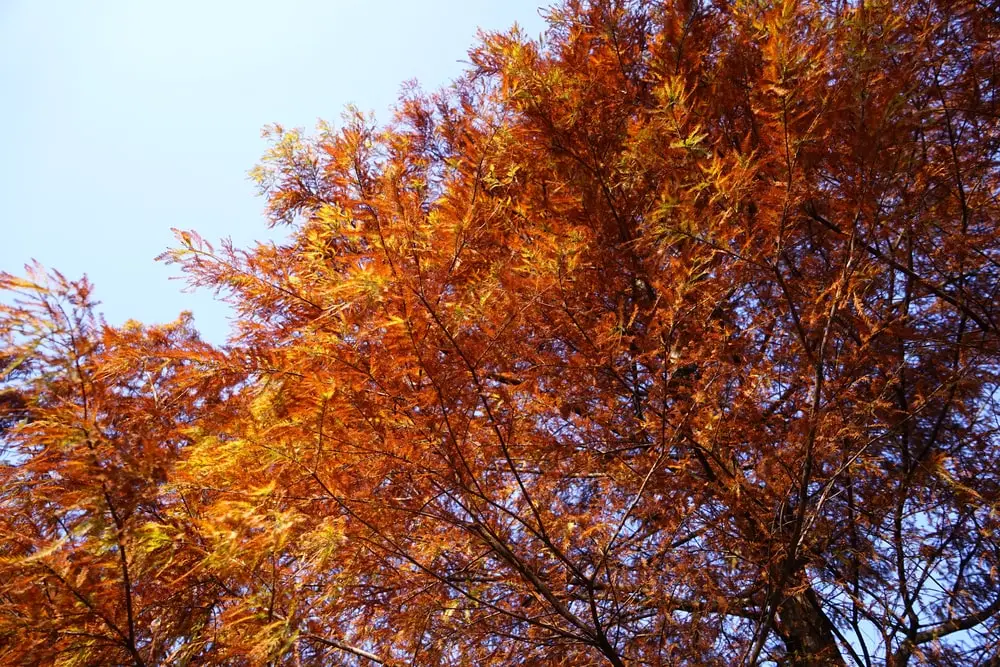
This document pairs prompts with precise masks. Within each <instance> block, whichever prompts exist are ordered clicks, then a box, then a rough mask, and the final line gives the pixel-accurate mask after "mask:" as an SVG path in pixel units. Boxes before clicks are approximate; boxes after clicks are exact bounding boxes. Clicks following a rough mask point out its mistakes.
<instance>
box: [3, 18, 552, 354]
mask: <svg viewBox="0 0 1000 667" xmlns="http://www.w3.org/2000/svg"><path fill="white" fill-rule="evenodd" d="M543 2H544V0H423V1H420V2H413V1H405V0H270V1H266V2H265V1H262V0H86V1H80V0H62V1H56V0H0V91H2V101H0V127H3V128H4V133H5V137H4V141H3V147H4V148H3V151H0V201H2V202H3V204H2V207H0V230H2V234H0V270H5V271H9V272H12V273H21V272H22V266H23V265H24V264H25V263H26V262H27V261H29V260H31V259H37V260H39V261H40V262H42V263H43V264H44V265H46V266H48V267H51V268H56V269H59V270H60V271H62V272H63V273H65V274H66V275H67V276H69V277H78V276H80V275H82V274H84V273H86V274H87V275H88V276H89V277H90V278H91V280H92V281H93V282H94V283H95V285H96V297H97V298H98V299H99V300H100V301H102V306H101V310H103V311H104V313H105V315H106V317H107V319H108V321H109V322H111V323H115V324H117V323H121V322H123V321H124V320H126V319H129V318H134V319H138V320H141V321H144V322H163V321H168V320H172V319H174V318H175V317H176V316H177V314H178V313H179V312H180V311H181V310H192V311H194V314H195V321H196V323H197V325H198V327H199V329H201V330H202V332H203V334H204V335H205V337H206V338H207V339H209V340H212V341H214V342H222V340H223V339H224V338H225V334H226V331H227V327H228V325H227V321H226V318H227V316H228V310H227V307H226V306H224V305H222V304H219V303H217V302H214V301H213V300H212V298H211V297H210V295H208V294H206V293H198V294H183V293H181V291H180V290H181V288H182V287H183V284H182V282H181V281H178V280H169V278H170V276H171V275H176V274H177V270H176V267H166V266H163V265H161V264H158V263H156V262H154V261H153V257H155V256H156V255H158V254H159V253H160V252H162V251H163V250H165V249H166V248H167V247H168V246H169V245H171V244H172V239H173V237H172V234H171V232H170V228H171V227H180V228H183V229H195V230H197V231H198V232H199V233H200V234H201V235H202V236H204V237H205V238H206V239H209V240H216V239H218V238H221V237H224V236H230V237H232V238H233V239H234V241H235V242H236V243H237V245H245V244H248V243H250V242H252V241H253V240H255V239H263V238H269V234H273V233H271V232H268V231H267V229H266V226H265V221H264V218H263V216H262V209H263V205H264V202H263V200H262V199H260V198H258V197H256V196H255V192H254V187H253V185H252V184H251V183H250V182H249V181H248V180H247V171H248V170H249V169H250V168H251V167H253V165H254V164H255V163H256V162H257V160H258V158H259V157H260V156H261V154H262V153H263V152H264V150H265V149H266V143H265V142H264V141H263V140H262V139H261V138H260V129H261V128H262V127H263V126H264V125H265V124H268V123H273V122H278V123H281V124H282V125H284V126H286V127H306V128H312V127H313V126H314V125H315V122H316V120H317V119H318V118H324V119H327V120H330V121H337V120H339V118H340V113H341V111H342V110H343V108H344V107H345V105H347V104H355V105H357V106H358V107H360V108H361V109H362V110H365V111H369V110H370V111H374V112H375V114H376V117H377V118H378V120H379V121H384V120H387V119H388V118H389V116H390V112H389V109H390V107H391V105H392V104H393V102H394V101H395V99H396V97H397V95H398V92H399V90H400V85H401V84H402V83H403V82H404V81H406V80H409V79H417V80H418V81H419V82H420V84H421V86H422V87H423V88H424V89H425V90H433V89H436V88H438V87H440V86H442V85H446V84H447V83H448V82H449V81H450V80H452V79H453V78H454V77H456V76H457V75H458V74H459V73H460V72H461V71H462V69H463V68H464V65H463V64H462V62H460V61H462V60H465V59H466V53H467V51H468V49H469V47H470V46H472V45H473V44H474V43H475V36H476V31H477V29H478V28H482V29H485V30H498V29H505V28H507V27H509V26H510V25H511V24H513V23H514V22H515V21H516V22H517V23H519V24H520V25H521V26H522V28H524V29H525V31H526V32H527V33H528V34H529V35H537V34H539V33H540V32H541V30H542V28H543V21H542V20H541V18H540V17H539V13H538V10H537V7H538V5H539V4H542V3H543Z"/></svg>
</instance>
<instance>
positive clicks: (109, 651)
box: [0, 0, 1000, 667]
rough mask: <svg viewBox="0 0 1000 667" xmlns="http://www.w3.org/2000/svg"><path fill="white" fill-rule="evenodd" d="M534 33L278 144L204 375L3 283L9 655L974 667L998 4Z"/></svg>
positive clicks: (1, 582)
mask: <svg viewBox="0 0 1000 667" xmlns="http://www.w3.org/2000/svg"><path fill="white" fill-rule="evenodd" d="M547 20H548V29H547V31H546V32H545V34H544V37H543V38H542V39H540V40H533V39H530V38H528V37H527V36H525V35H523V34H522V33H521V32H519V31H518V30H517V29H516V28H515V29H512V30H510V31H509V32H506V33H501V34H489V35H484V36H483V37H482V40H481V42H480V43H479V44H478V45H477V46H476V47H474V49H473V50H472V51H471V52H470V65H469V68H468V71H467V73H466V75H465V76H464V77H462V78H461V79H460V80H458V81H457V82H455V84H454V85H453V86H451V87H449V88H447V89H446V90H443V91H440V92H437V93H431V94H426V93H423V92H421V91H419V90H418V89H416V88H413V89H409V90H408V91H407V92H406V93H405V94H404V95H403V96H402V98H401V99H400V102H399V105H398V110H397V114H396V117H395V119H394V121H393V122H392V123H390V124H389V125H387V126H379V125H377V124H375V123H374V121H373V120H372V119H371V118H370V117H368V116H366V115H364V114H360V113H358V112H355V111H349V112H348V113H346V114H345V116H344V119H343V122H342V123H340V125H339V126H337V127H334V126H332V125H321V126H320V127H319V128H318V129H317V131H316V132H315V133H314V134H312V135H305V134H303V133H302V132H300V131H294V130H287V129H284V128H282V127H280V126H273V127H271V128H269V130H268V132H267V135H268V136H269V138H270V141H271V147H270V149H269V151H268V152H267V154H266V155H265V157H264V159H263V161H262V163H261V165H260V166H259V167H258V168H257V169H255V170H254V172H253V176H254V177H255V178H256V179H257V180H258V182H259V183H260V186H261V189H262V191H263V192H264V193H265V194H266V197H267V205H268V212H269V215H270V217H271V220H272V221H273V223H274V224H276V225H287V230H288V238H287V241H286V242H283V243H281V244H274V243H271V244H259V245H257V246H255V247H251V248H247V249H240V248H235V247H233V246H232V244H231V243H227V242H222V243H221V244H217V245H218V247H216V246H213V245H212V244H210V243H209V242H207V241H205V240H204V239H202V238H201V237H200V236H198V234H197V233H196V232H194V231H179V232H178V241H177V247H176V248H175V249H173V250H170V251H168V252H167V253H165V254H164V255H163V257H162V259H164V260H165V261H167V262H171V263H174V264H176V265H178V266H179V267H180V269H181V270H182V271H183V273H184V275H185V276H187V278H188V280H189V281H190V283H191V284H192V285H193V286H199V287H204V288H207V289H211V290H215V291H216V292H218V293H219V294H220V296H221V297H222V298H224V299H226V300H227V301H228V302H229V303H230V304H232V306H233V307H234V309H235V312H236V320H235V323H234V329H233V334H232V338H231V339H230V341H229V343H228V344H227V345H224V346H213V345H210V344H208V343H206V342H203V341H202V340H201V339H200V338H199V336H198V334H197V331H196V330H195V329H194V327H193V323H192V321H191V319H190V316H188V315H183V316H182V317H181V318H180V319H178V320H177V321H176V322H173V323H171V324H166V325H158V326H145V325H142V324H140V323H136V322H129V323H127V324H125V325H124V326H121V327H115V326H110V325H108V324H106V323H105V322H104V321H103V320H102V319H101V317H100V316H99V315H98V314H97V313H96V312H95V306H94V304H93V301H92V298H91V286H90V285H89V283H88V282H87V281H86V280H79V281H75V280H70V279H68V278H65V277H63V276H62V275H61V274H59V273H55V272H46V271H45V270H44V269H42V268H40V267H37V266H35V267H30V270H29V272H28V273H27V274H26V275H24V276H21V277H16V276H14V275H10V274H6V273H4V274H0V287H2V288H3V289H4V290H5V291H6V293H7V295H8V296H7V297H6V298H5V299H4V301H3V305H0V341H2V343H0V345H2V347H0V365H2V367H3V368H4V374H3V377H2V385H0V443H2V446H3V453H2V456H0V663H3V664H59V665H75V664H79V665H93V664H134V665H157V664H177V665H188V664H227V665H243V664H246V665H251V664H273V665H319V664H356V665H368V664H386V665H403V664H415V665H513V664H543V665H589V664H594V665H596V664H610V665H615V666H619V667H621V666H625V665H757V664H771V665H779V664H780V665H846V664H855V665H892V666H895V667H900V666H902V665H907V664H934V665H976V664H981V665H996V664H998V661H1000V572H998V567H1000V535H998V530H1000V512H998V509H1000V508H998V502H1000V488H998V487H1000V433H998V428H1000V421H998V419H1000V412H998V409H997V403H996V400H997V391H998V379H1000V378H998V374H1000V346H998V342H1000V337H998V333H1000V329H998V327H1000V308H998V305H997V297H998V290H1000V281H998V279H1000V229H998V225H1000V201H998V196H1000V163H998V159H1000V123H998V118H1000V99H998V86H1000V67H998V66H1000V63H998V54H997V49H998V44H1000V8H998V6H997V3H996V2H989V1H973V0H893V1H887V0H861V1H847V0H838V1H836V2H820V1H819V0H813V1H810V0H799V1H795V0H786V1H784V2H774V1H771V0H668V1H666V2H652V1H648V0H590V1H584V0H566V1H565V2H563V3H562V4H561V5H559V6H557V7H554V8H552V9H550V10H549V11H548V15H547Z"/></svg>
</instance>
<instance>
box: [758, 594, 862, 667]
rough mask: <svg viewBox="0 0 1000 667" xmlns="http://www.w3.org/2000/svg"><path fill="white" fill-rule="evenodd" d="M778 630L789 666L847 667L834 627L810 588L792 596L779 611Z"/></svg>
mask: <svg viewBox="0 0 1000 667" xmlns="http://www.w3.org/2000/svg"><path fill="white" fill-rule="evenodd" d="M775 629H776V630H777V632H778V635H779V636H780V637H781V639H782V641H783V642H784V643H785V648H786V649H787V650H788V653H787V663H786V664H788V665H795V666H796V667H827V666H828V665H845V664H846V663H845V662H844V658H843V656H842V655H841V654H840V649H839V648H838V647H837V638H836V636H835V635H834V633H833V624H832V623H831V622H830V619H829V618H827V616H826V614H825V613H823V609H822V608H821V607H820V605H819V599H818V598H817V597H816V593H815V592H814V591H813V589H811V588H807V589H806V590H804V591H801V592H799V593H796V594H794V595H791V596H789V597H788V598H787V599H786V600H785V601H784V602H783V603H782V604H781V606H780V607H779V608H778V614H777V617H776V618H775Z"/></svg>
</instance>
